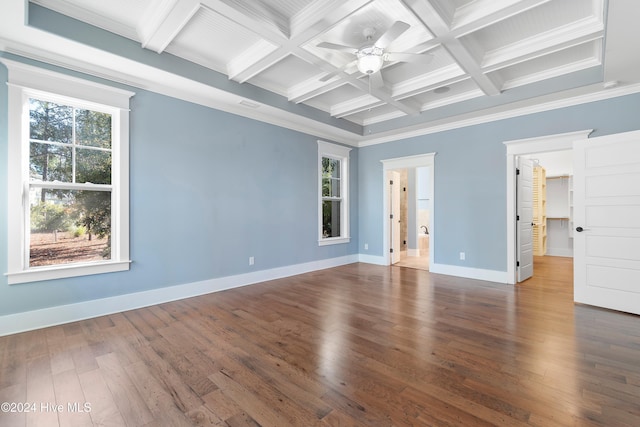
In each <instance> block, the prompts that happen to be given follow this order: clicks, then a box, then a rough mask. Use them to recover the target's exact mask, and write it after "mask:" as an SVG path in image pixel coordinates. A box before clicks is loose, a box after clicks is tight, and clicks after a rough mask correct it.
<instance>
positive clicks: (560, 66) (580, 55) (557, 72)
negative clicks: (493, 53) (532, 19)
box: [495, 40, 602, 89]
mask: <svg viewBox="0 0 640 427" xmlns="http://www.w3.org/2000/svg"><path fill="white" fill-rule="evenodd" d="M601 49H602V45H601V43H600V41H599V40H596V41H592V42H589V43H583V44H581V45H578V46H574V47H571V48H569V49H563V50H561V51H558V52H555V53H552V54H550V55H545V56H542V57H539V58H534V59H531V60H529V61H525V62H522V63H519V64H516V65H513V66H511V67H507V68H504V69H501V70H499V71H496V72H495V73H496V74H498V75H499V76H500V79H501V80H503V81H504V82H505V89H509V88H513V87H517V86H522V85H524V84H528V83H533V82H536V81H541V80H546V79H550V78H553V77H557V76H561V75H564V74H568V73H572V72H575V71H580V70H583V69H585V68H589V67H594V66H596V65H598V64H599V62H600V54H599V52H600V50H601Z"/></svg>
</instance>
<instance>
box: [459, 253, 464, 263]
mask: <svg viewBox="0 0 640 427" xmlns="http://www.w3.org/2000/svg"><path fill="white" fill-rule="evenodd" d="M464 257H465V255H464V252H460V259H461V260H462V261H464Z"/></svg>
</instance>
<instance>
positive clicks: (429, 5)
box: [0, 0, 640, 145]
mask: <svg viewBox="0 0 640 427" xmlns="http://www.w3.org/2000/svg"><path fill="white" fill-rule="evenodd" d="M6 1H9V2H15V0H6ZM616 2H620V3H619V4H620V5H622V4H625V3H626V4H627V6H624V7H623V9H622V10H620V9H617V10H615V11H613V10H608V9H609V6H608V4H609V2H607V1H606V0H110V1H101V0H32V3H35V4H37V5H38V6H42V7H44V8H46V9H48V10H50V11H55V12H56V13H57V14H61V15H64V16H67V17H71V18H74V19H75V20H78V21H81V22H83V23H85V24H88V25H90V26H92V27H97V28H99V29H101V30H106V31H107V32H109V33H113V34H116V35H118V36H121V37H124V38H126V39H128V40H129V41H131V42H134V43H135V44H136V45H137V46H138V47H139V48H140V49H141V50H143V49H144V50H147V51H152V52H155V53H156V54H158V55H159V56H160V57H163V56H165V57H169V56H174V57H178V58H181V59H182V60H184V61H188V63H190V64H192V65H193V64H197V65H198V66H201V67H206V69H208V70H210V71H209V72H210V73H211V74H212V76H213V75H214V74H215V75H217V76H224V77H225V80H226V79H228V80H226V84H217V83H216V82H215V81H211V82H200V83H199V84H202V83H204V84H206V85H208V86H212V87H216V89H217V90H218V91H221V92H224V93H230V94H233V95H234V99H233V100H230V101H229V102H232V103H235V104H240V105H241V107H242V108H244V109H245V110H247V112H246V115H248V116H250V117H251V116H252V115H253V116H256V117H257V118H259V119H261V120H265V121H270V120H269V119H268V116H270V115H273V116H280V119H279V120H275V121H274V122H277V123H278V124H282V122H286V121H290V122H295V121H299V124H298V126H297V127H298V128H304V126H305V123H306V124H307V125H308V128H309V129H312V132H310V133H314V132H315V133H317V134H324V136H328V137H333V139H335V140H340V141H344V142H348V143H351V144H353V145H358V144H366V143H367V142H368V141H373V142H376V141H383V140H385V139H386V140H388V139H390V138H397V137H398V136H400V137H402V136H406V135H411V134H418V133H420V132H425V131H429V129H436V128H441V127H442V126H447V125H449V124H454V123H459V122H460V121H464V120H467V121H468V120H474V119H476V118H479V117H487V116H490V115H495V114H501V113H505V114H508V112H509V111H513V110H514V109H518V108H531V107H533V106H536V105H540V104H541V103H548V102H553V101H558V100H561V99H567V97H569V98H570V97H575V96H585V95H588V94H593V93H599V92H602V91H603V90H606V89H612V88H618V89H619V88H620V87H621V86H625V85H635V84H636V83H638V81H634V79H635V77H633V76H630V75H628V72H627V74H625V72H624V71H623V70H625V69H626V68H627V67H626V66H625V64H626V65H632V64H633V63H634V61H637V56H638V54H637V53H632V54H627V53H625V55H627V59H626V60H625V59H621V58H623V57H624V56H625V55H622V54H621V52H620V50H621V48H622V49H625V50H628V51H632V50H637V49H633V48H632V43H631V42H630V41H629V40H625V37H628V34H627V30H624V31H622V32H623V35H619V34H617V35H615V36H612V37H614V38H615V42H616V48H617V49H618V50H617V52H615V53H613V54H612V61H614V62H616V61H617V62H616V69H615V70H606V68H605V65H606V63H605V62H606V61H605V59H607V60H608V58H607V57H606V56H605V52H606V49H605V47H606V46H607V44H606V43H609V40H608V39H607V37H608V32H607V30H608V28H607V25H609V27H610V26H611V25H617V24H612V23H611V22H612V15H615V18H616V19H618V20H620V19H621V18H619V16H620V15H622V16H624V15H625V14H628V13H636V17H638V16H637V13H638V11H640V6H638V5H635V4H634V3H635V2H633V1H629V0H615V1H612V2H611V3H612V4H613V3H616ZM18 3H20V2H18ZM0 7H2V6H0ZM16 7H17V6H16ZM625 8H626V9H625ZM608 13H609V20H608V21H607V16H608ZM83 25H84V24H83ZM390 29H391V30H390ZM48 30H49V32H51V31H50V29H48ZM388 31H390V32H388ZM628 31H629V32H631V33H632V32H633V31H636V32H637V30H632V29H629V30H628ZM61 35H64V36H66V37H67V38H69V37H72V36H70V35H69V34H66V35H65V34H61ZM383 35H384V37H382V36H383ZM367 36H368V38H367ZM0 37H2V38H0V41H1V40H3V39H4V44H5V45H6V46H7V50H9V51H11V49H12V48H13V50H14V51H16V50H18V51H19V53H20V49H17V47H16V46H15V42H16V40H9V39H10V38H11V36H8V35H6V34H5V35H2V33H1V31H0ZM43 37H44V36H43ZM381 37H382V40H380V41H379V42H378V43H379V44H381V45H384V46H383V51H380V54H381V55H382V59H384V62H383V64H382V70H381V71H380V72H376V73H373V74H370V75H368V74H365V73H363V72H361V71H359V70H358V67H357V66H356V63H355V60H356V51H357V50H358V49H359V48H361V47H363V46H367V45H371V44H372V43H374V42H375V41H376V40H379V39H380V38H381ZM12 42H14V44H12ZM74 42H75V43H80V44H87V45H91V44H92V42H91V41H90V40H83V39H82V37H81V36H80V35H79V36H78V37H77V40H74ZM21 43H23V45H22V51H23V52H24V51H27V52H28V51H32V50H29V49H25V48H24V46H25V45H29V44H30V43H33V44H34V45H35V43H34V41H32V40H21ZM92 49H94V51H95V50H96V49H97V50H100V49H101V48H100V46H98V44H97V43H94V44H93V46H92ZM393 53H400V54H393ZM95 54H96V55H97V54H99V52H97V53H95ZM108 54H109V55H119V53H118V52H113V51H112V52H108ZM404 54H410V55H404ZM66 55H67V56H70V57H73V56H74V53H73V52H72V51H69V52H66ZM122 56H126V55H122ZM78 59H80V58H78ZM127 60H128V61H129V62H133V63H144V60H143V59H139V60H138V59H136V58H134V57H132V56H129V57H127ZM625 61H627V62H628V63H625ZM145 65H149V64H145ZM636 65H637V62H636ZM107 68H108V66H107ZM114 68H116V67H114ZM131 70H132V71H131V72H130V74H131V75H132V76H133V75H135V74H136V73H141V71H135V66H133V65H131ZM114 71H118V72H119V73H124V74H126V73H127V69H126V68H125V69H124V70H123V69H122V68H120V69H118V70H114ZM107 74H108V73H107ZM172 74H178V73H177V72H174V71H173V70H172ZM618 75H619V76H620V77H619V78H618ZM623 79H625V80H623ZM125 80H126V79H125ZM129 80H131V81H135V78H133V77H131V78H130V79H129ZM220 80H222V79H220ZM611 80H615V81H611ZM605 86H606V89H605ZM634 87H635V86H634ZM196 101H197V100H196ZM236 107H237V105H236V106H235V107H234V108H227V109H228V110H231V111H233V112H236V113H238V112H239V113H240V114H243V112H242V111H243V110H242V108H239V107H238V108H236ZM223 109H225V108H223ZM260 109H262V110H263V111H262V112H261V113H257V112H255V113H251V112H250V111H249V110H260ZM260 114H261V115H260ZM291 127H294V128H296V126H293V125H292V126H291ZM313 129H316V130H317V131H313Z"/></svg>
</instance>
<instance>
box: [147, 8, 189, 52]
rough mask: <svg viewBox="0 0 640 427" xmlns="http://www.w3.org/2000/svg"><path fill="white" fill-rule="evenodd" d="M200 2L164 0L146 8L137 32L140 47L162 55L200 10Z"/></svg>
mask: <svg viewBox="0 0 640 427" xmlns="http://www.w3.org/2000/svg"><path fill="white" fill-rule="evenodd" d="M200 7H201V5H200V0H184V1H178V0H164V1H162V2H161V3H160V4H159V5H158V4H156V3H152V4H150V5H149V6H148V8H147V11H146V13H145V14H144V17H143V19H142V20H141V21H140V24H139V25H138V28H137V31H138V36H139V37H140V40H141V43H142V47H143V48H146V49H150V50H153V51H155V52H157V53H162V52H163V51H164V50H165V49H166V47H167V46H168V45H169V43H171V42H172V41H173V39H174V38H175V37H176V36H177V35H178V33H179V32H180V31H182V29H183V28H184V27H185V26H186V25H187V24H188V23H189V21H190V20H191V18H193V16H194V15H195V14H196V13H197V12H198V10H199V9H200Z"/></svg>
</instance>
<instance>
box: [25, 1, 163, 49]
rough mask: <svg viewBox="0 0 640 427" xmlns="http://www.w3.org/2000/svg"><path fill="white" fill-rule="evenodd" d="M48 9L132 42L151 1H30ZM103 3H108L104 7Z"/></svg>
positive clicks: (136, 38)
mask: <svg viewBox="0 0 640 427" xmlns="http://www.w3.org/2000/svg"><path fill="white" fill-rule="evenodd" d="M31 3H35V4H39V5H41V6H44V7H46V8H49V9H53V10H57V11H59V12H60V13H63V14H65V15H68V16H71V17H73V18H76V19H79V20H81V21H84V22H87V23H89V24H91V25H94V26H96V27H99V28H102V29H105V30H107V31H111V32H113V33H116V34H118V35H121V36H123V37H127V38H129V39H132V40H136V41H140V40H138V36H137V25H138V23H139V22H140V20H141V19H142V18H143V17H144V15H145V13H146V12H147V11H148V8H149V6H150V5H152V3H153V0H110V1H108V2H105V1H104V0H64V1H60V0H31ZM105 3H109V4H108V5H105Z"/></svg>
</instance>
